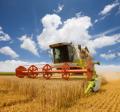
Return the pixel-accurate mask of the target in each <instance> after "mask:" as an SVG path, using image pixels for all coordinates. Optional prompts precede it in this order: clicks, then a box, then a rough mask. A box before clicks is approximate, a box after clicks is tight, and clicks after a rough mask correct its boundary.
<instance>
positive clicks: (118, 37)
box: [90, 34, 120, 49]
mask: <svg viewBox="0 0 120 112" xmlns="http://www.w3.org/2000/svg"><path fill="white" fill-rule="evenodd" d="M119 41H120V34H115V35H112V36H101V37H98V38H96V39H94V40H93V41H91V42H90V45H92V44H93V45H92V47H93V48H96V49H97V48H102V47H106V46H110V45H114V44H116V43H118V42H119Z"/></svg>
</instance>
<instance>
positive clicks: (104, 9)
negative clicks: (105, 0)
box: [99, 1, 119, 16]
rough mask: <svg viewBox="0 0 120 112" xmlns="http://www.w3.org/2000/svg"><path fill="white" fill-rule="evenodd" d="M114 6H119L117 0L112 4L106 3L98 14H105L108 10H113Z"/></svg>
mask: <svg viewBox="0 0 120 112" xmlns="http://www.w3.org/2000/svg"><path fill="white" fill-rule="evenodd" d="M116 6H119V2H118V1H115V2H113V3H112V4H108V5H106V6H105V7H104V8H103V10H102V11H101V12H100V13H99V14H100V15H102V16H105V15H107V14H108V13H109V12H111V11H112V10H113V8H115V7H116Z"/></svg>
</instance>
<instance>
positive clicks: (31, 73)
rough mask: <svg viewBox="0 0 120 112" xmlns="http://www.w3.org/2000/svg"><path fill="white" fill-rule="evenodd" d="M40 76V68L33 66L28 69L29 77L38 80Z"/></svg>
mask: <svg viewBox="0 0 120 112" xmlns="http://www.w3.org/2000/svg"><path fill="white" fill-rule="evenodd" d="M37 76H38V68H37V67H36V66H35V65H31V66H30V67H29V68H28V77H29V78H36V77H37Z"/></svg>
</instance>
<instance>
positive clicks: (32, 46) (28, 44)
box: [19, 35, 39, 56]
mask: <svg viewBox="0 0 120 112" xmlns="http://www.w3.org/2000/svg"><path fill="white" fill-rule="evenodd" d="M19 40H20V41H21V42H22V44H21V45H20V47H21V48H23V49H25V50H28V51H29V52H31V53H33V54H34V55H36V56H39V54H38V49H37V46H36V43H35V42H34V41H33V40H32V38H31V37H28V36H27V35H23V36H22V37H21V38H19Z"/></svg>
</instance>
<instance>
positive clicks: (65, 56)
mask: <svg viewBox="0 0 120 112" xmlns="http://www.w3.org/2000/svg"><path fill="white" fill-rule="evenodd" d="M53 54H54V63H60V62H70V61H71V60H72V58H71V56H70V55H71V54H70V53H69V49H68V46H66V45H64V46H60V47H56V48H53Z"/></svg>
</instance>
